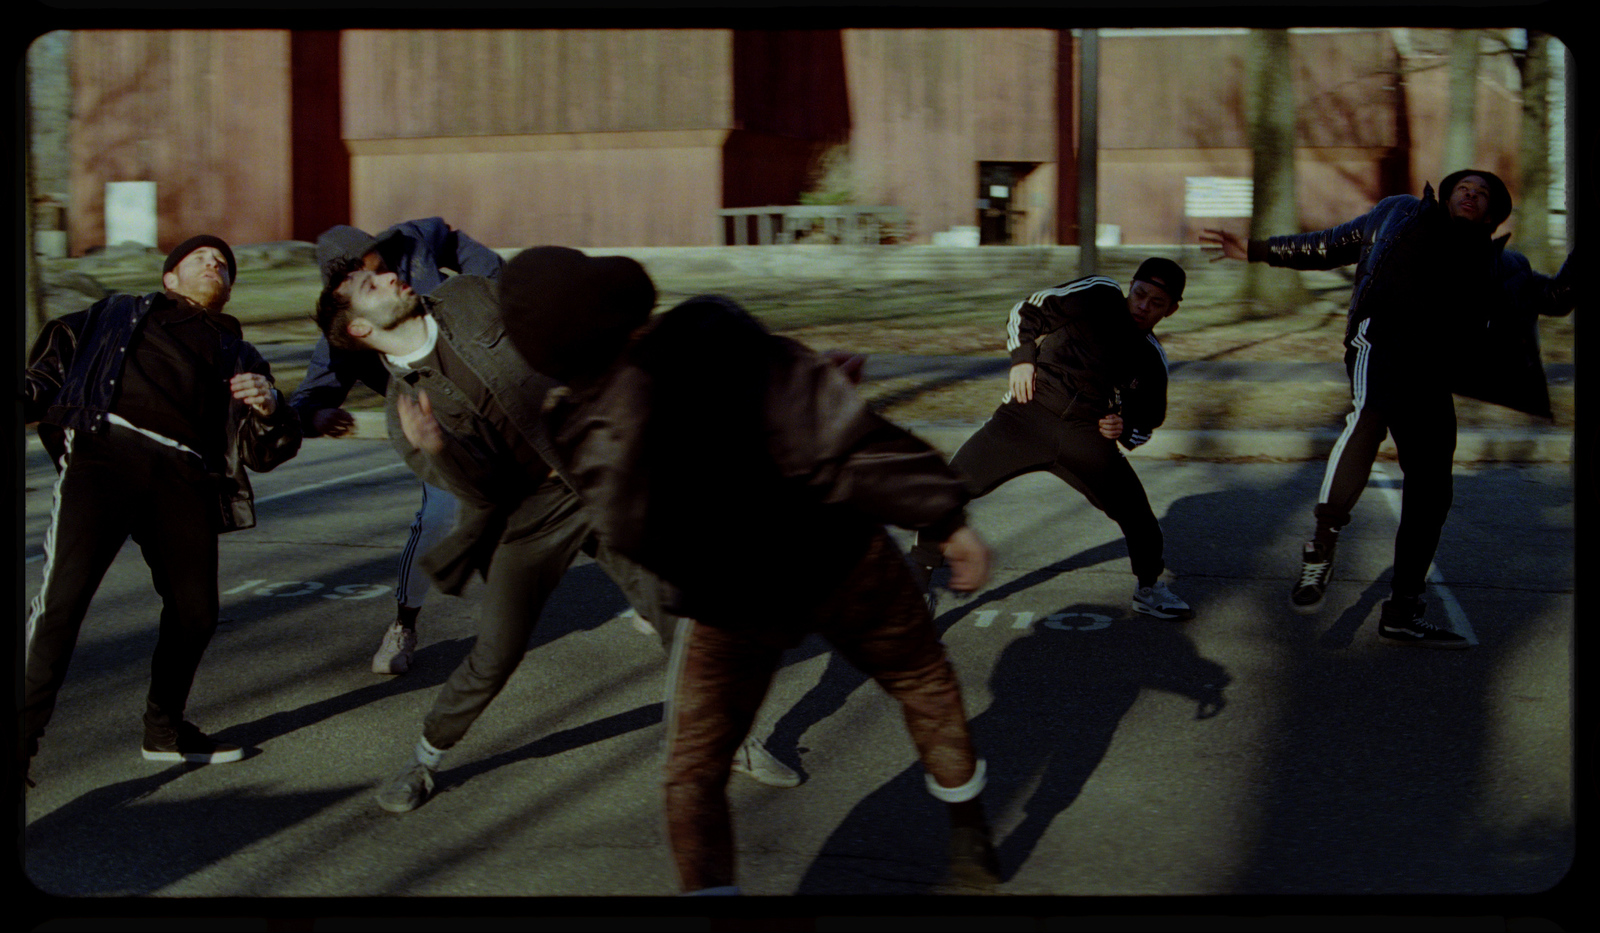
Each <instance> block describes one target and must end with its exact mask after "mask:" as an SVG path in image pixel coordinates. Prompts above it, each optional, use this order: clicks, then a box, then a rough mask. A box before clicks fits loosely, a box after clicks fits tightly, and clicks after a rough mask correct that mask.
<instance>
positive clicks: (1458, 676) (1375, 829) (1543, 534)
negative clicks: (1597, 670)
mask: <svg viewBox="0 0 1600 933" xmlns="http://www.w3.org/2000/svg"><path fill="white" fill-rule="evenodd" d="M1540 475H1548V474H1537V473H1533V472H1530V471H1527V470H1524V469H1522V468H1518V467H1502V468H1494V469H1485V470H1482V471H1478V472H1470V473H1466V474H1459V473H1458V474H1457V476H1456V479H1455V490H1456V496H1455V505H1454V508H1453V509H1452V512H1451V516H1450V519H1449V521H1448V522H1447V523H1446V525H1445V529H1444V536H1443V539H1442V541H1441V543H1440V547H1439V551H1438V554H1437V557H1436V561H1435V563H1436V567H1437V568H1438V570H1439V572H1440V575H1441V576H1442V577H1443V579H1444V580H1445V582H1446V586H1447V588H1448V589H1449V590H1450V591H1451V592H1452V593H1453V595H1454V597H1455V598H1456V599H1457V600H1458V602H1459V604H1460V606H1461V609H1462V611H1463V612H1464V614H1465V615H1466V617H1467V619H1468V620H1469V622H1470V624H1471V625H1472V627H1473V629H1474V631H1475V634H1476V636H1477V638H1478V640H1479V644H1478V646H1477V647H1474V648H1472V649H1470V650H1467V651H1428V650H1403V649H1391V648H1389V647H1384V646H1371V645H1370V643H1368V642H1365V639H1370V638H1375V637H1376V633H1375V632H1374V631H1372V628H1371V627H1369V628H1368V631H1367V632H1365V633H1362V632H1360V631H1359V629H1360V628H1361V626H1362V623H1363V621H1364V620H1367V619H1370V618H1371V617H1372V614H1373V610H1374V609H1375V608H1376V603H1377V602H1378V601H1379V600H1380V599H1382V598H1385V597H1387V595H1388V585H1387V582H1386V579H1385V578H1380V580H1379V581H1377V582H1375V583H1374V584H1373V585H1372V586H1370V587H1369V588H1367V589H1366V590H1365V591H1364V592H1363V593H1362V594H1361V596H1360V598H1359V599H1358V600H1357V602H1356V604H1355V605H1354V606H1351V607H1349V608H1346V609H1344V610H1343V611H1342V613H1340V614H1339V616H1338V617H1337V619H1336V620H1335V621H1333V622H1332V624H1331V626H1329V627H1328V628H1326V629H1325V630H1323V631H1321V633H1320V634H1317V630H1319V629H1322V628H1323V626H1326V625H1328V623H1327V622H1326V621H1325V620H1326V618H1327V617H1328V616H1329V615H1331V614H1332V613H1334V612H1339V611H1340V608H1339V607H1338V606H1327V607H1325V608H1324V610H1323V612H1324V616H1323V618H1322V619H1318V620H1312V621H1310V622H1303V623H1298V624H1297V622H1289V621H1287V620H1288V619H1292V618H1293V617H1291V616H1287V614H1282V613H1281V610H1277V611H1276V613H1277V614H1281V617H1282V618H1284V619H1285V620H1286V621H1285V623H1284V626H1283V630H1284V636H1283V637H1284V640H1285V641H1286V642H1288V643H1290V644H1291V645H1292V646H1293V650H1290V651H1287V652H1285V653H1284V655H1283V657H1284V662H1285V663H1284V667H1283V669H1282V670H1281V671H1280V672H1279V678H1280V682H1281V683H1282V684H1283V685H1284V695H1283V699H1282V704H1281V711H1280V712H1279V714H1278V722H1279V723H1280V724H1281V725H1280V726H1279V727H1278V728H1277V729H1276V730H1275V733H1276V734H1275V741H1274V742H1273V743H1272V744H1271V745H1270V746H1269V749H1270V752H1271V757H1270V759H1269V760H1267V761H1266V762H1264V763H1263V764H1262V766H1261V767H1262V773H1263V774H1267V775H1270V776H1271V781H1270V783H1269V784H1268V785H1267V786H1266V791H1265V795H1264V799H1263V800H1262V801H1261V804H1260V806H1261V812H1262V814H1263V815H1262V817H1261V819H1260V820H1259V824H1258V828H1257V830H1256V834H1255V835H1256V838H1255V840H1254V843H1253V846H1252V847H1251V849H1250V857H1249V859H1248V861H1247V862H1246V863H1245V864H1244V865H1242V866H1241V869H1240V871H1239V872H1238V874H1237V877H1236V880H1235V882H1234V890H1235V891H1236V892H1237V893H1274V894H1276V893H1294V894H1471V895H1478V894H1506V893H1511V894H1530V893H1537V892H1540V891H1543V890H1545V889H1547V888H1549V887H1550V886H1552V885H1554V884H1556V883H1557V882H1558V881H1560V880H1561V879H1562V877H1563V875H1564V874H1565V873H1566V872H1567V870H1568V869H1569V867H1570V866H1571V864H1572V859H1573V856H1574V851H1575V850H1574V827H1573V823H1572V811H1571V807H1570V801H1569V803H1568V804H1567V805H1565V806H1563V805H1562V804H1561V803H1560V800H1561V796H1562V795H1561V794H1559V793H1551V792H1548V791H1547V790H1546V788H1545V781H1544V779H1543V778H1542V777H1540V775H1541V774H1551V773H1556V774H1567V773H1570V771H1569V770H1567V769H1568V768H1569V767H1570V762H1571V759H1570V755H1571V751H1572V747H1571V741H1572V737H1571V733H1570V725H1568V726H1564V727H1563V726H1561V725H1560V724H1561V723H1563V722H1570V720H1566V719H1564V718H1563V715H1564V714H1563V713H1561V712H1560V711H1561V710H1563V709H1564V708H1565V695H1566V694H1567V692H1568V691H1570V689H1571V681H1570V679H1569V674H1568V672H1570V670H1571V668H1570V659H1569V661H1568V666H1567V667H1566V668H1565V669H1564V670H1563V669H1562V667H1561V660H1560V654H1561V651H1562V649H1561V646H1562V645H1565V644H1570V642H1569V641H1567V639H1568V638H1570V635H1565V636H1564V635H1562V633H1561V631H1560V630H1559V629H1551V628H1549V627H1548V626H1550V625H1564V624H1569V623H1566V622H1564V621H1563V620H1562V619H1561V618H1560V617H1559V616H1555V615H1554V613H1555V612H1556V609H1555V608H1554V606H1553V602H1554V600H1555V598H1556V597H1555V596H1554V595H1553V594H1556V593H1560V592H1562V591H1563V590H1564V589H1565V588H1564V587H1563V586H1562V581H1561V579H1560V578H1561V575H1562V574H1563V573H1564V572H1565V567H1567V566H1570V564H1567V561H1570V560H1571V553H1572V552H1571V549H1572V546H1573V535H1572V528H1571V525H1570V524H1568V523H1567V520H1566V519H1564V518H1561V519H1557V520H1556V521H1555V522H1552V521H1551V520H1550V518H1549V516H1551V515H1559V514H1560V513H1561V512H1562V511H1563V510H1564V508H1565V507H1566V506H1567V505H1570V502H1571V494H1572V490H1571V487H1570V486H1569V485H1566V484H1565V483H1563V482H1560V481H1549V480H1544V481H1540V480H1537V479H1536V477H1538V476H1540ZM1367 495H1368V496H1369V497H1374V498H1375V497H1376V495H1377V493H1376V492H1375V491H1369V492H1368V494H1367ZM1362 504H1363V507H1367V502H1366V501H1365V499H1364V500H1363V503H1362ZM1379 507H1380V508H1381V507H1382V506H1381V505H1380V506H1379ZM1369 514H1371V513H1370V512H1369ZM1354 543H1355V542H1346V545H1344V546H1341V552H1342V553H1343V552H1344V551H1345V550H1346V548H1347V547H1348V546H1349V545H1350V544H1354ZM1361 544H1362V545H1363V546H1366V547H1380V548H1384V549H1385V550H1388V551H1392V547H1393V543H1392V541H1391V540H1387V539H1384V540H1368V541H1363V542H1361ZM1557 561H1559V563H1558V562H1557ZM1335 575H1336V577H1337V571H1336V573H1335ZM1385 577H1386V575H1385ZM1430 590H1431V596H1430V605H1429V609H1428V613H1429V617H1430V618H1438V619H1441V620H1442V619H1444V618H1445V617H1446V616H1445V613H1444V612H1443V606H1442V605H1441V600H1440V597H1439V593H1438V591H1437V589H1436V588H1433V587H1430ZM1568 591H1570V590H1568ZM1262 611H1263V612H1264V613H1269V614H1274V609H1273V608H1270V607H1263V610H1262ZM1536 623H1542V624H1543V625H1544V626H1545V628H1544V629H1543V631H1540V630H1539V629H1538V626H1537V625H1536ZM1531 658H1548V659H1549V660H1550V661H1551V662H1553V665H1546V666H1545V669H1544V670H1543V671H1537V672H1536V671H1534V670H1532V669H1530V663H1531V661H1530V659H1531ZM1506 678H1510V680H1509V681H1507V680H1506ZM1505 683H1512V684H1515V685H1516V690H1515V694H1516V695H1514V696H1508V695H1507V691H1506V689H1505V688H1504V686H1503V685H1504V684H1505ZM1546 707H1548V708H1549V709H1550V715H1551V716H1552V717H1555V719H1554V720H1553V723H1554V724H1553V725H1541V720H1542V719H1544V718H1543V717H1542V716H1541V714H1540V711H1541V709H1543V708H1546ZM1508 722H1516V723H1519V724H1520V725H1521V728H1522V729H1523V730H1533V732H1532V734H1529V735H1526V736H1524V735H1522V734H1520V733H1519V734H1514V735H1510V736H1508V735H1507V734H1506V733H1505V729H1506V728H1507V727H1506V726H1505V725H1503V724H1504V723H1508ZM1544 722H1545V723H1550V722H1551V720H1549V719H1544ZM1564 730H1565V731H1564ZM1563 735H1564V736H1565V737H1564V738H1563V737H1562V736H1563ZM1508 741H1510V742H1511V746H1510V747H1511V748H1512V749H1513V750H1515V751H1514V752H1513V754H1519V757H1518V758H1517V759H1514V760H1505V759H1503V758H1502V756H1503V755H1504V754H1506V749H1507V744H1506V743H1507V742H1508ZM1508 774H1509V776H1507V775H1508ZM1524 775H1525V777H1524ZM1522 781H1526V783H1527V786H1526V789H1525V790H1520V791H1519V790H1518V787H1517V785H1518V783H1519V782H1522ZM1529 799H1531V800H1534V801H1540V800H1546V801H1548V802H1547V803H1545V804H1543V805H1529V804H1524V803H1521V802H1519V801H1522V800H1529Z"/></svg>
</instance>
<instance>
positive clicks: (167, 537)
mask: <svg viewBox="0 0 1600 933" xmlns="http://www.w3.org/2000/svg"><path fill="white" fill-rule="evenodd" d="M236 268H237V267H236V266H235V264H234V258H233V252H232V250H230V249H229V248H228V244H226V243H224V242H223V241H222V240H220V239H218V238H216V237H213V236H197V237H194V238H192V239H189V240H186V241H184V242H183V243H182V244H180V245H179V246H178V247H177V248H176V249H174V250H173V251H172V253H171V254H170V255H169V256H168V257H167V260H166V264H165V266H164V267H163V269H162V284H163V285H164V286H165V287H166V290H165V291H163V292H153V293H151V294H148V295H145V296H144V297H142V298H141V297H137V296H134V295H120V294H119V295H112V296H111V297H109V298H106V299H105V300H103V301H101V302H99V303H97V304H95V305H94V306H93V307H91V308H89V309H88V310H86V311H80V312H78V313H76V314H69V315H66V316H64V317H61V318H57V319H55V320H53V321H50V322H49V323H48V324H46V325H45V328H44V330H43V331H42V332H41V333H40V335H39V338H38V340H37V341H36V342H35V344H34V347H33V350H32V352H31V353H30V354H29V357H28V367H27V372H26V378H25V385H24V394H23V400H22V401H23V410H24V420H25V421H26V422H28V423H32V422H36V421H37V422H39V436H40V439H41V440H42V441H43V442H44V444H45V447H46V449H47V450H49V452H50V454H51V456H52V457H53V458H54V460H55V462H56V468H57V469H58V470H59V477H58V479H57V483H56V492H55V504H54V507H53V508H52V510H51V522H50V527H49V530H48V531H47V532H46V534H45V565H44V585H43V587H42V588H41V589H40V591H39V595H38V596H37V597H36V598H35V599H34V601H33V605H32V607H31V611H30V613H29V616H28V623H27V645H26V649H25V650H26V659H27V669H26V673H25V682H24V688H23V699H22V737H23V742H24V746H25V747H24V765H23V767H24V777H26V774H27V771H26V769H27V762H28V761H29V760H31V759H32V757H33V755H34V754H35V753H36V752H37V751H38V745H39V738H40V736H42V735H43V734H44V728H45V725H46V724H47V723H48V722H49V720H50V716H51V713H52V712H53V710H54V709H55V700H56V694H57V692H58V691H59V690H60V688H61V684H62V682H63V681H64V680H65V678H66V674H67V664H68V662H69V661H70V660H71V658H72V651H73V648H74V647H75V646H76V644H77V639H78V630H79V628H80V626H82V624H83V619H84V616H85V615H86V614H87V612H88V610H89V602H90V600H91V599H92V598H93V596H94V593H95V590H96V588H98V587H99V585H100V581H101V579H102V578H103V577H104V576H105V573H106V571H107V570H108V569H110V567H111V563H112V561H113V559H115V557H116V556H117V552H118V551H119V550H120V549H121V548H122V545H123V543H124V542H125V541H126V540H127V539H128V538H129V536H132V538H133V540H134V541H136V542H138V544H139V547H140V549H141V551H142V553H143V555H144V560H145V563H147V564H148V565H149V566H150V574H151V578H152V582H153V583H154V584H155V588H156V592H157V593H159V594H160V596H161V621H160V638H159V640H158V641H157V643H156V648H155V654H154V655H153V656H152V658H151V665H150V668H151V669H150V693H149V700H148V703H147V707H146V710H145V714H144V746H143V752H144V757H145V758H147V759H150V760H152V761H191V762H201V763H214V762H225V761H237V760H239V758H240V757H242V750H241V749H240V748H239V747H238V746H237V745H230V744H226V743H222V742H218V741H216V740H214V739H211V738H210V737H208V736H206V735H205V734H203V733H202V732H201V731H200V730H199V729H198V728H196V727H195V726H193V725H192V724H190V723H188V722H185V721H184V718H183V713H184V709H185V706H186V705H187V703H188V698H189V689H190V687H191V686H192V685H193V683H194V676H195V670H196V669H197V668H198V666H199V664H200V656H201V654H202V653H203V652H204V651H205V648H206V645H207V644H208V643H209V642H210V640H211V636H212V634H213V633H214V632H215V631H216V627H217V612H218V605H219V601H218V595H217V535H218V534H219V533H221V532H227V531H234V530H237V529H240V528H250V527H253V526H254V525H255V510H254V507H253V503H252V496H251V491H250V482H249V479H248V478H247V476H246V474H245V469H246V468H247V467H248V468H249V469H252V470H257V471H263V472H264V471H266V470H271V469H272V468H274V467H276V466H278V465H279V464H281V463H283V462H284V461H286V460H288V459H289V458H291V457H293V456H294V454H295V452H296V451H297V450H299V448H300V423H299V420H298V419H296V418H295V417H294V414H293V412H292V411H290V409H289V407H288V405H286V404H285V403H284V401H283V398H282V396H281V394H280V393H279V392H278V390H277V389H275V388H273V385H272V372H271V369H270V368H269V367H268V366H267V362H266V361H265V360H264V359H262V357H261V354H260V353H258V352H257V351H256V349H255V347H253V346H251V345H250V344H249V343H247V342H246V341H245V340H244V339H242V335H241V331H240V327H239V322H238V321H237V320H236V319H234V318H233V317H230V316H229V315H227V314H224V313H222V308H223V306H224V305H225V304H227V301H228V296H229V294H230V292H231V290H232V286H233V280H234V273H235V271H236Z"/></svg>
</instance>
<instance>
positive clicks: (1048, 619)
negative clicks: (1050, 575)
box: [972, 609, 1111, 632]
mask: <svg viewBox="0 0 1600 933" xmlns="http://www.w3.org/2000/svg"><path fill="white" fill-rule="evenodd" d="M999 617H1000V610H998V609H980V610H979V611H978V613H977V618H975V619H974V620H973V621H972V624H973V625H974V626H976V627H978V628H989V627H990V626H992V625H994V620H995V619H998V618H999ZM1033 618H1034V614H1033V613H1031V612H1013V613H1011V627H1012V628H1014V629H1025V628H1029V627H1031V626H1032V625H1033ZM1044 624H1045V625H1046V626H1047V627H1049V628H1053V629H1061V630H1063V631H1079V632H1091V631H1094V630H1095V629H1098V628H1105V627H1106V626H1108V625H1110V624H1111V617H1110V616H1103V615H1100V614H1099V613H1097V612H1056V613H1052V614H1050V615H1047V616H1045V617H1044Z"/></svg>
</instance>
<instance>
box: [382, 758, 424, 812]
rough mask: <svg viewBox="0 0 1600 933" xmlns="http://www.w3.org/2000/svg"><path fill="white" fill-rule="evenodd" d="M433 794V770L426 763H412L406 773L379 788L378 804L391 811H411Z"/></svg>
mask: <svg viewBox="0 0 1600 933" xmlns="http://www.w3.org/2000/svg"><path fill="white" fill-rule="evenodd" d="M432 794H433V772H432V771H431V770H429V769H428V767H427V766H426V765H420V764H419V765H412V766H411V767H410V768H408V769H407V770H406V771H405V773H403V774H401V775H400V776H399V777H397V778H395V779H394V780H392V781H390V782H389V783H387V784H385V785H383V786H382V787H380V788H379V789H378V794H377V801H378V806H380V807H382V808H384V809H385V810H388V811H389V812H390V813H410V812H411V811H412V810H415V809H416V808H418V807H420V806H422V805H423V804H424V803H426V802H427V801H428V797H429V796H430V795H432Z"/></svg>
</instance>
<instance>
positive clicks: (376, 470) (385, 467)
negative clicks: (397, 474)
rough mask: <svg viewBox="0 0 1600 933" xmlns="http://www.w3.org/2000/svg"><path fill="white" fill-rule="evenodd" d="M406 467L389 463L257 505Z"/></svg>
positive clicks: (263, 499)
mask: <svg viewBox="0 0 1600 933" xmlns="http://www.w3.org/2000/svg"><path fill="white" fill-rule="evenodd" d="M405 466H406V464H405V461H403V460H402V461H400V462H398V463H388V464H385V465H383V466H381V467H373V468H372V469H370V470H362V471H361V472H360V473H349V474H347V475H345V476H336V477H334V478H333V479H325V480H323V481H322V482H320V483H312V484H311V485H309V486H301V487H299V488H298V489H291V490H289V491H288V492H275V493H273V494H272V495H270V496H261V497H259V498H257V499H256V504H257V505H260V504H261V503H263V502H271V501H273V500H274V499H287V498H289V497H290V496H298V495H300V494H301V493H304V492H310V491H311V490H313V489H322V488H324V487H326V486H337V485H339V484H340V483H347V482H349V481H351V480H353V479H361V478H362V477H363V476H371V475H373V474H374V473H386V472H388V471H390V470H399V469H404V468H405Z"/></svg>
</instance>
